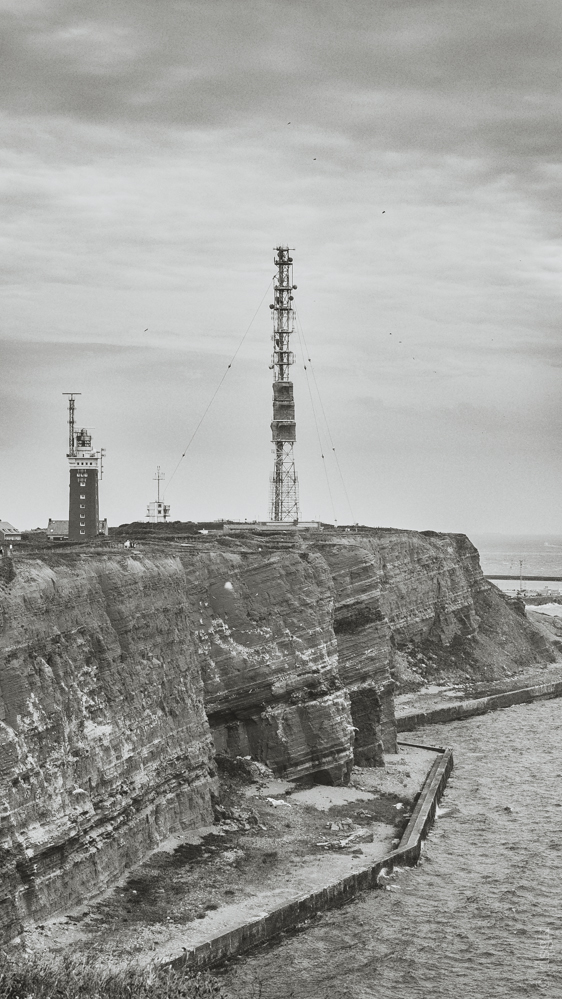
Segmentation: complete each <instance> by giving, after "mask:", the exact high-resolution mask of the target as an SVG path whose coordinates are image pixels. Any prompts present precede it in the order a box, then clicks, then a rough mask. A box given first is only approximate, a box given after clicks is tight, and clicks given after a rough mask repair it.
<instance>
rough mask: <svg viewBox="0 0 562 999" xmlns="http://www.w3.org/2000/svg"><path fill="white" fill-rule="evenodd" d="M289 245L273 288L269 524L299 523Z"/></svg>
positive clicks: (279, 255)
mask: <svg viewBox="0 0 562 999" xmlns="http://www.w3.org/2000/svg"><path fill="white" fill-rule="evenodd" d="M289 253H290V250H289V247H288V246H278V247H276V249H275V254H276V256H275V258H274V263H275V265H276V267H277V282H276V284H275V285H274V300H273V305H270V306H269V308H270V309H272V315H273V336H272V340H273V355H272V365H271V367H272V369H273V371H274V382H273V421H272V423H271V439H272V441H273V443H274V445H275V464H274V467H273V475H272V476H271V506H270V517H269V519H270V521H276V522H279V521H282V522H289V523H292V524H297V523H298V519H299V495H298V480H297V473H296V471H295V456H294V453H293V448H294V445H295V441H296V439H297V425H296V423H295V402H294V398H293V383H292V381H291V379H290V372H291V364H293V363H294V360H295V357H294V354H293V353H292V352H291V350H290V337H291V333H292V332H293V329H294V325H293V321H294V312H293V306H292V301H293V291H294V290H295V289H296V287H297V286H296V284H293V258H292V257H291V256H289Z"/></svg>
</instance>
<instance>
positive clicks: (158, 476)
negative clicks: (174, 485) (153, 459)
mask: <svg viewBox="0 0 562 999" xmlns="http://www.w3.org/2000/svg"><path fill="white" fill-rule="evenodd" d="M165 478H166V473H165V472H161V471H160V465H157V466H156V475H155V476H154V481H155V482H157V483H158V487H157V488H158V502H160V483H161V482H162V480H163V479H165Z"/></svg>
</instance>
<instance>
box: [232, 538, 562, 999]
mask: <svg viewBox="0 0 562 999" xmlns="http://www.w3.org/2000/svg"><path fill="white" fill-rule="evenodd" d="M471 540H472V541H473V542H474V543H475V544H476V545H477V547H478V541H477V539H476V537H473V538H471ZM478 540H479V541H480V545H481V548H480V550H481V555H482V561H483V566H484V571H485V572H486V571H488V572H492V571H498V572H505V573H506V574H507V572H508V567H509V568H510V567H511V566H513V565H517V563H518V560H519V558H525V559H526V560H527V564H528V566H529V568H528V570H527V571H529V572H530V574H531V575H539V574H541V573H543V574H544V575H547V576H549V575H558V574H560V575H562V538H560V537H556V538H550V537H548V538H547V537H544V538H542V537H541V538H540V539H539V538H536V537H535V538H517V539H516V540H515V542H513V541H511V542H508V539H507V538H506V537H505V536H504V537H500V538H497V537H496V538H494V539H492V537H491V536H488V537H487V538H486V539H484V541H485V543H484V544H483V543H482V542H483V539H482V538H479V539H478ZM516 571H517V570H516ZM510 574H511V573H510ZM406 738H407V739H408V740H409V741H411V742H416V743H421V744H424V745H428V746H452V748H453V752H454V761H455V766H454V770H453V773H452V775H451V777H450V779H449V782H448V785H447V788H446V791H445V794H444V796H443V799H442V801H441V804H440V807H439V810H438V814H437V818H436V821H435V824H434V826H433V828H432V830H431V832H430V834H429V836H428V838H427V840H426V841H425V845H424V851H423V854H422V859H421V863H420V864H419V865H418V866H417V867H415V868H402V869H399V870H398V871H397V872H396V875H395V877H394V878H393V879H392V881H391V882H390V887H389V890H384V891H383V890H378V891H371V892H366V893H365V894H364V895H362V896H361V897H360V899H358V900H356V901H355V902H353V903H352V904H351V905H349V906H346V907H344V908H342V909H337V910H333V911H331V912H328V913H324V914H323V915H322V916H321V917H320V918H319V919H318V920H315V922H314V923H313V924H311V925H310V926H309V927H308V928H307V929H306V930H305V931H304V932H301V933H298V934H295V935H293V936H288V937H285V938H284V939H283V940H282V942H280V943H276V944H275V945H271V946H268V947H266V948H263V949H261V950H259V951H256V952H253V953H252V954H250V955H248V956H245V957H243V958H241V959H240V960H239V961H238V962H235V963H234V964H233V965H231V967H230V968H229V969H228V971H227V972H225V973H223V974H222V975H221V984H222V987H223V989H224V991H225V994H226V995H228V996H229V997H231V999H242V997H243V999H514V997H520V996H521V997H548V999H560V997H561V996H562V700H559V699H555V700H550V701H537V702H534V703H532V704H520V705H516V706H513V707H511V708H508V709H505V710H502V711H496V712H492V713H490V714H488V715H483V716H481V717H477V718H470V719H467V720H465V721H457V722H452V723H449V724H447V725H434V726H428V727H425V728H420V729H418V730H417V731H416V732H415V733H408V737H406V736H404V739H405V741H406Z"/></svg>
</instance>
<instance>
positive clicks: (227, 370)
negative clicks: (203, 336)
mask: <svg viewBox="0 0 562 999" xmlns="http://www.w3.org/2000/svg"><path fill="white" fill-rule="evenodd" d="M274 277H275V275H274ZM272 280H274V278H270V280H269V281H268V283H267V288H266V289H265V293H264V295H263V298H262V300H261V302H260V304H259V305H258V307H257V309H256V311H255V312H254V314H253V316H252V318H251V319H250V323H249V325H248V327H247V329H246V332H245V333H244V336H243V337H242V339H241V341H240V343H239V344H238V346H237V348H236V350H235V351H234V354H233V355H232V357H231V358H230V362H229V364H227V366H226V370H225V372H224V374H223V376H222V378H221V380H220V382H219V383H218V385H217V387H216V389H215V391H214V392H213V394H212V396H211V398H210V400H209V402H208V403H207V408H206V409H205V411H204V412H203V415H202V417H201V419H200V420H199V423H198V424H197V426H196V427H195V430H194V431H193V433H192V435H191V437H190V438H189V440H188V442H187V445H186V448H185V451H184V452H183V454H182V456H181V458H180V460H179V461H178V463H177V465H176V467H175V468H174V471H173V472H172V474H171V476H170V478H169V479H168V482H167V485H166V489H165V490H164V493H163V497H164V496H165V495H166V490H167V489H168V486H169V485H170V483H171V481H172V479H173V477H174V475H175V474H176V472H177V470H178V468H179V467H180V465H181V463H182V461H183V459H184V458H185V456H186V454H187V452H188V451H189V448H190V447H191V445H192V443H193V441H194V439H195V435H196V434H197V431H198V430H199V427H200V426H201V424H202V423H203V420H204V419H205V417H206V415H207V413H208V412H209V410H210V408H211V406H212V405H213V402H214V401H215V398H216V396H217V395H218V393H219V390H220V388H221V386H222V383H223V382H224V380H225V378H226V376H227V374H228V372H229V371H230V369H231V367H232V365H233V363H234V361H235V360H236V356H237V354H238V352H239V350H240V348H241V347H242V344H243V343H244V340H245V339H246V337H247V336H248V333H249V332H250V329H251V328H252V325H253V323H254V319H255V318H256V316H257V314H258V312H259V311H260V309H261V307H262V305H263V303H264V300H265V298H266V295H267V293H268V291H269V287H270V285H271V282H272Z"/></svg>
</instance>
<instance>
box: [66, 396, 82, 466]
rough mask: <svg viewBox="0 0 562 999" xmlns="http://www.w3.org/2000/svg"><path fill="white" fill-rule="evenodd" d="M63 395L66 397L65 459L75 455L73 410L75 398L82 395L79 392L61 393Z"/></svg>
mask: <svg viewBox="0 0 562 999" xmlns="http://www.w3.org/2000/svg"><path fill="white" fill-rule="evenodd" d="M63 395H67V396H68V454H67V456H66V457H67V458H74V457H75V455H76V447H75V439H74V409H75V405H76V403H75V401H74V399H75V397H76V396H77V395H82V393H81V392H63Z"/></svg>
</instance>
